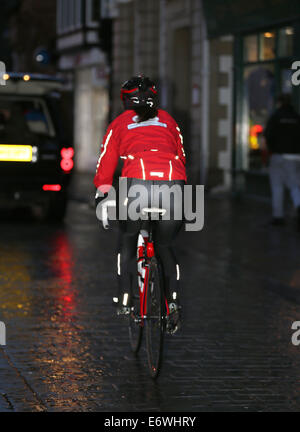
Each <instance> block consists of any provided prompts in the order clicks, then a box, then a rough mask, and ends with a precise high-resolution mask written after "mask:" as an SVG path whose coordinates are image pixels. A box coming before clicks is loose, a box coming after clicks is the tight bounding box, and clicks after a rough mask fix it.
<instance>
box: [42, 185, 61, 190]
mask: <svg viewBox="0 0 300 432" xmlns="http://www.w3.org/2000/svg"><path fill="white" fill-rule="evenodd" d="M43 190H44V191H53V192H59V191H61V185H59V184H57V185H44V186H43Z"/></svg>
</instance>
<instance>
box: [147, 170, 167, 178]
mask: <svg viewBox="0 0 300 432" xmlns="http://www.w3.org/2000/svg"><path fill="white" fill-rule="evenodd" d="M150 175H151V176H152V177H163V176H164V173H163V172H155V171H151V172H150Z"/></svg>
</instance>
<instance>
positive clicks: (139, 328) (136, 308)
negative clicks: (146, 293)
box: [128, 285, 143, 355]
mask: <svg viewBox="0 0 300 432" xmlns="http://www.w3.org/2000/svg"><path fill="white" fill-rule="evenodd" d="M132 291H134V293H133V292H132V294H131V312H130V314H129V322H128V332H129V341H130V347H131V350H132V352H133V353H134V354H135V355H137V353H138V352H139V350H140V347H141V343H142V338H143V324H142V321H141V319H140V296H139V292H138V285H136V286H133V289H132Z"/></svg>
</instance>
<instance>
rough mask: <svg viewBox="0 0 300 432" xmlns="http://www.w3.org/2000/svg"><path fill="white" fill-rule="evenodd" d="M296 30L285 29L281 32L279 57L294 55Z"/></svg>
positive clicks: (279, 35) (291, 28) (279, 36)
mask: <svg viewBox="0 0 300 432" xmlns="http://www.w3.org/2000/svg"><path fill="white" fill-rule="evenodd" d="M293 41H294V29H293V27H284V28H283V29H280V30H279V34H278V55H279V56H280V57H288V56H292V55H293Z"/></svg>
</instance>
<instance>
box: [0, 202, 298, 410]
mask: <svg viewBox="0 0 300 432" xmlns="http://www.w3.org/2000/svg"><path fill="white" fill-rule="evenodd" d="M268 212H269V206H268V205H266V204H262V203H256V202H249V203H247V204H245V203H240V204H234V205H232V204H231V203H230V202H229V201H228V200H226V199H220V198H213V199H210V200H209V201H208V203H207V204H206V216H205V228H204V230H203V231H202V232H200V233H197V234H195V233H184V232H183V233H181V235H180V238H179V241H178V242H177V245H178V246H177V248H178V254H179V256H181V258H182V259H181V264H182V275H183V281H182V288H183V290H184V298H183V306H184V310H185V315H184V328H183V331H182V333H181V334H180V335H178V336H177V337H173V338H172V337H168V339H167V341H166V347H167V350H166V353H165V363H164V368H163V371H162V375H161V377H160V378H159V380H158V381H157V382H153V381H152V380H151V379H150V378H149V376H148V372H147V367H146V354H145V352H144V351H143V350H142V352H141V353H140V356H139V357H138V358H137V359H135V358H134V357H133V356H132V355H131V352H130V349H129V346H128V339H127V329H126V327H124V325H123V322H122V321H120V320H119V319H117V318H115V317H114V315H113V313H114V310H113V307H112V306H111V297H112V294H113V293H114V288H115V281H114V279H113V277H112V272H113V271H114V270H115V267H116V263H115V257H114V250H115V242H116V231H115V230H113V231H111V232H110V233H104V232H102V231H99V229H98V226H97V222H96V220H95V217H94V213H93V211H92V210H91V209H90V208H89V206H88V205H87V204H85V203H84V202H79V201H72V202H71V203H70V206H69V210H68V216H67V219H66V222H65V225H64V226H61V227H55V226H52V227H51V226H47V225H44V224H42V223H36V222H34V221H33V220H31V219H30V218H29V219H28V218H25V215H24V218H23V217H17V218H15V219H14V218H11V217H10V216H9V217H8V216H3V217H2V219H1V236H0V321H4V322H5V324H6V327H7V346H6V347H0V411H12V410H15V411H111V412H113V411H148V412H150V411H153V412H155V411H256V410H261V411H281V410H282V411H283V410H289V411H297V410H299V409H300V396H299V387H300V361H299V360H300V346H299V347H295V346H293V345H292V343H291V335H292V330H291V325H292V322H293V321H298V320H300V309H299V304H300V265H299V264H300V254H299V246H300V235H296V234H295V233H294V231H293V227H292V225H289V226H288V227H286V228H284V229H275V228H269V227H267V226H266V222H267V220H268Z"/></svg>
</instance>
